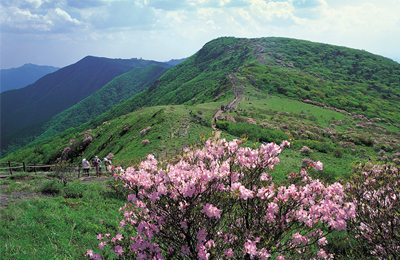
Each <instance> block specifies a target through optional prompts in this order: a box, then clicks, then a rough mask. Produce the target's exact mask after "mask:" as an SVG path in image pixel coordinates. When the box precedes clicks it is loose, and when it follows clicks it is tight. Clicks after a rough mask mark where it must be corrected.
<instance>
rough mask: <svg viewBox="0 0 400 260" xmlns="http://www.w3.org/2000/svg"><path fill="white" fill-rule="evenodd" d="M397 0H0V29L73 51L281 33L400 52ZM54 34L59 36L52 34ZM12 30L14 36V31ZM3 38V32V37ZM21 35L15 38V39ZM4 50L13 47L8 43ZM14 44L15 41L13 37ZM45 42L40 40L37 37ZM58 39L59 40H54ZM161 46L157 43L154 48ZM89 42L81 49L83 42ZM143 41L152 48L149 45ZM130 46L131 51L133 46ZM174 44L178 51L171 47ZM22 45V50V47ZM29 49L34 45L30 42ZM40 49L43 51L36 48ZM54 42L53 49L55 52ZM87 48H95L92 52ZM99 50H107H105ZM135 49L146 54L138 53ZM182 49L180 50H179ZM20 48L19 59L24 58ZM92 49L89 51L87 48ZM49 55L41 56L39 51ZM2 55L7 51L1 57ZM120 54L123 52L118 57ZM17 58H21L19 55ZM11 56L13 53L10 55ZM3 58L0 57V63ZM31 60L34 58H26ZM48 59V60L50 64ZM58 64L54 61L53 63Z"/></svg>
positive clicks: (184, 48) (193, 46) (195, 44)
mask: <svg viewBox="0 0 400 260" xmlns="http://www.w3.org/2000/svg"><path fill="white" fill-rule="evenodd" d="M399 13H400V0H385V1H381V0H352V1H348V0H269V1H267V0H2V1H1V2H0V24H1V33H2V34H4V33H7V37H8V39H12V37H15V39H17V38H18V36H17V35H21V34H27V35H30V36H32V35H36V37H26V38H23V39H24V40H23V41H25V42H23V41H22V40H19V41H17V40H15V42H19V43H20V44H26V45H29V46H36V45H37V46H38V47H37V49H38V52H42V53H44V52H46V51H48V50H49V49H51V48H49V45H46V46H47V48H44V47H41V45H39V44H36V43H37V40H36V39H37V38H40V39H41V40H43V39H44V38H45V37H48V38H47V39H48V42H49V44H50V43H52V42H53V41H55V39H58V41H61V40H60V39H61V38H62V37H64V38H65V39H68V40H67V42H68V44H69V45H68V49H69V50H70V51H71V52H74V51H75V53H82V52H83V50H86V52H90V54H91V55H96V54H98V55H101V56H111V55H117V54H121V55H123V53H127V55H129V56H135V52H137V53H139V54H138V55H136V56H139V57H140V56H143V57H144V58H145V56H146V55H145V54H146V53H147V54H148V56H151V57H153V58H154V56H157V55H159V56H160V57H164V59H165V60H166V59H167V58H165V55H166V50H165V48H166V47H165V48H164V46H166V45H168V48H167V49H168V53H169V55H174V56H170V58H176V57H178V56H180V57H185V56H188V55H190V54H193V53H194V52H196V51H197V50H198V48H199V47H201V46H202V45H204V44H205V43H206V42H208V41H210V40H212V39H214V38H217V37H220V36H236V37H247V38H253V37H267V36H278V37H279V36H281V37H291V38H298V39H305V40H311V41H317V42H324V43H331V44H335V45H342V46H348V47H352V48H360V49H366V50H369V51H371V52H374V53H378V54H379V53H381V54H385V55H386V56H391V57H398V59H399V60H400V50H399V48H398V46H397V42H399V41H400V16H399V15H398V14H399ZM52 34H57V36H56V37H52ZM13 35H15V36H13ZM3 38H4V37H3ZM18 39H20V38H18ZM3 42H7V41H4V40H2V42H1V43H2V46H1V48H2V53H4V51H3V49H7V51H8V50H13V48H15V49H17V47H16V46H13V45H12V44H11V41H9V42H10V45H7V46H6V45H5V44H3ZM15 42H14V43H15ZM41 44H42V45H43V42H41ZM55 44H60V42H57V43H55ZM157 44H159V47H157ZM82 46H86V47H82ZM147 46H151V48H150V47H147ZM131 48H135V52H134V51H133V50H131ZM174 48H175V49H176V50H175V49H174ZM19 49H24V48H21V47H20V48H19ZM26 49H27V50H30V49H31V47H29V48H28V47H27V48H26ZM39 49H40V51H39ZM56 49H57V48H54V50H56ZM92 50H96V53H93V52H92ZM102 51H103V52H104V54H102ZM140 52H143V53H141V54H140ZM181 52H182V53H186V55H183V56H181V55H179V53H181ZM14 53H20V55H21V57H26V56H28V55H27V54H25V53H22V52H18V51H14ZM88 54H89V53H88ZM44 56H46V55H44V54H43V55H42V57H44ZM3 57H4V56H3ZM121 58H124V56H121ZM21 59H22V58H21ZM10 60H11V59H10ZM2 62H3V61H2ZM27 62H33V63H34V61H27ZM50 65H51V64H50ZM57 65H58V66H60V65H59V64H57Z"/></svg>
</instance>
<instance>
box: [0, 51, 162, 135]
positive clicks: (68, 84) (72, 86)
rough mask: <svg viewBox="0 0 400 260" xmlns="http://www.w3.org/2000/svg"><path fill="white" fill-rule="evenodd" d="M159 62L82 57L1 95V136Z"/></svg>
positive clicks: (50, 114) (44, 117)
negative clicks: (141, 68)
mask: <svg viewBox="0 0 400 260" xmlns="http://www.w3.org/2000/svg"><path fill="white" fill-rule="evenodd" d="M151 64H158V65H160V66H164V67H170V65H166V64H163V63H160V62H154V61H146V60H133V59H132V60H122V59H107V58H98V57H90V56H89V57H86V58H84V59H82V60H80V61H79V62H77V63H75V64H73V65H70V66H67V67H64V68H62V69H60V70H58V71H56V72H54V73H51V74H48V75H46V76H44V77H42V78H41V79H39V80H38V81H36V82H35V83H34V84H31V85H29V86H27V87H25V88H22V89H17V90H10V91H7V92H4V93H1V95H0V98H1V136H5V135H8V134H11V133H13V132H15V131H17V130H19V129H21V128H23V127H25V126H28V125H30V124H36V123H38V122H41V121H43V120H46V119H48V118H50V117H51V116H54V115H56V114H58V113H60V112H62V111H63V110H65V109H67V108H68V107H70V106H72V105H74V104H76V103H77V102H79V101H80V100H82V99H84V98H86V97H88V96H89V95H91V94H92V93H94V92H96V91H97V90H99V89H100V88H101V87H103V86H104V85H105V84H106V83H108V82H109V81H110V80H112V79H113V78H115V77H116V76H118V75H121V74H123V73H125V72H128V71H129V70H131V69H133V68H136V67H146V66H149V65H151Z"/></svg>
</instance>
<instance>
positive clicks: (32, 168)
mask: <svg viewBox="0 0 400 260" xmlns="http://www.w3.org/2000/svg"><path fill="white" fill-rule="evenodd" d="M5 165H6V167H4V166H5ZM55 167H57V165H56V164H52V165H50V164H38V163H25V162H11V161H8V162H0V174H5V173H6V174H7V175H13V173H18V172H21V170H22V172H25V173H26V172H27V173H32V174H39V173H43V172H51V171H52V170H53V168H55ZM103 167H104V168H105V166H102V168H103ZM67 168H69V169H70V170H69V172H70V173H71V174H76V173H77V174H78V178H80V175H81V172H83V168H82V164H78V165H76V166H75V165H71V166H67ZM3 177H5V176H3Z"/></svg>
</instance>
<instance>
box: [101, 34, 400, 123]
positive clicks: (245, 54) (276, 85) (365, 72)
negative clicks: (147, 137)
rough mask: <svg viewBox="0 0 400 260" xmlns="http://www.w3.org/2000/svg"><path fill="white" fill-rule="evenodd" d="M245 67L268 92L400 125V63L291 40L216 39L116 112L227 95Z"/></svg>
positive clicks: (195, 101)
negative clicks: (233, 79)
mask: <svg viewBox="0 0 400 260" xmlns="http://www.w3.org/2000/svg"><path fill="white" fill-rule="evenodd" d="M240 70H243V71H244V73H246V75H244V76H249V77H251V78H252V84H253V85H255V86H257V87H258V88H260V89H263V90H264V91H267V92H272V93H275V94H278V95H282V96H286V97H288V98H291V99H295V100H299V99H311V100H312V101H315V102H322V103H324V104H326V105H328V106H330V107H334V108H338V109H344V110H346V111H347V112H350V113H353V112H354V113H359V114H363V115H366V116H367V117H370V118H372V117H380V118H383V119H386V120H388V121H390V122H392V123H397V124H398V123H400V113H399V112H400V64H398V63H396V62H394V61H391V60H389V59H387V58H384V57H380V56H377V55H373V54H371V53H368V52H365V51H360V50H354V49H349V48H344V47H339V46H331V45H327V44H320V43H312V42H308V41H301V40H294V39H286V38H261V39H236V38H219V39H217V40H214V41H211V42H209V43H207V44H206V45H205V46H204V47H203V48H202V49H201V50H200V51H198V52H197V53H196V54H194V55H193V56H191V57H189V58H188V59H187V60H186V61H185V62H183V63H181V64H179V65H178V66H176V67H174V68H173V69H171V70H169V71H168V72H167V73H165V74H164V75H163V76H162V77H161V78H160V79H159V81H157V82H156V83H155V84H153V86H151V87H149V88H148V89H146V90H145V91H143V92H142V93H140V94H138V95H136V96H135V97H133V98H132V99H131V100H129V101H128V102H127V103H126V104H125V105H126V107H127V109H124V108H123V107H118V109H116V110H114V111H110V114H111V115H110V116H112V115H114V116H116V115H118V114H121V113H119V112H118V110H124V111H125V112H126V111H129V109H135V108H139V107H145V106H146V107H147V106H154V105H163V104H172V103H175V104H182V103H185V104H194V103H202V102H210V101H213V100H215V99H216V98H217V99H221V98H223V95H224V94H227V93H231V94H232V91H231V92H228V91H229V90H231V83H230V81H229V78H228V77H227V75H228V74H229V73H230V72H234V71H240ZM122 113H124V112H122ZM108 118H110V117H108ZM111 118H112V117H111ZM102 119H104V118H102ZM97 123H98V122H97Z"/></svg>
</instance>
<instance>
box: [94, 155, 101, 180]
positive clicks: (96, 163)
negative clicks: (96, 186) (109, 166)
mask: <svg viewBox="0 0 400 260" xmlns="http://www.w3.org/2000/svg"><path fill="white" fill-rule="evenodd" d="M92 165H93V168H94V169H95V171H96V177H100V166H101V161H100V159H99V157H97V156H95V157H94V159H93V160H92Z"/></svg>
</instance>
